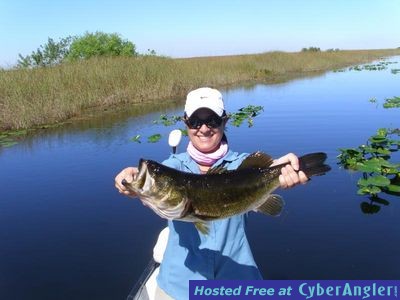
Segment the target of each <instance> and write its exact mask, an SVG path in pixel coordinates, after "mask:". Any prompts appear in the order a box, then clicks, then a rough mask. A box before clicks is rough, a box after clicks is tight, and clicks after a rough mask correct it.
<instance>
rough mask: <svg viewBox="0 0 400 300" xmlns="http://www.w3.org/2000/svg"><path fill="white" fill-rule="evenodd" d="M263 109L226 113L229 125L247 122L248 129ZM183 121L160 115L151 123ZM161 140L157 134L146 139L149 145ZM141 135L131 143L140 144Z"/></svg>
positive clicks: (238, 125)
mask: <svg viewBox="0 0 400 300" xmlns="http://www.w3.org/2000/svg"><path fill="white" fill-rule="evenodd" d="M263 110H264V108H263V107H262V106H256V105H248V106H245V107H242V108H240V109H238V111H236V112H232V113H228V117H229V121H230V124H231V125H233V126H235V127H240V126H241V125H242V124H243V123H244V122H245V121H247V125H248V127H252V126H253V122H254V120H253V119H254V118H255V117H256V116H258V115H259V114H260V113H261V112H262V111H263ZM180 121H183V117H182V116H168V115H165V114H162V115H160V117H159V118H158V119H157V120H154V121H153V124H160V125H164V126H173V125H176V124H177V123H178V122H180ZM179 130H180V131H182V135H184V136H187V135H188V134H187V130H186V128H180V129H179ZM161 138H162V135H161V134H159V133H156V134H153V135H151V136H149V137H148V138H147V142H149V143H156V142H158V141H159V140H160V139H161ZM140 139H141V135H140V134H137V135H136V136H134V137H132V138H131V139H130V140H131V141H132V142H136V143H141V140H140Z"/></svg>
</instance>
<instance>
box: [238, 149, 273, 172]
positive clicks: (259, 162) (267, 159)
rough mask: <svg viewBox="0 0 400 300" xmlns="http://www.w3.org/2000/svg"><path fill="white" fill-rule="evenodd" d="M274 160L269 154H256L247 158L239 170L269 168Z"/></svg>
mask: <svg viewBox="0 0 400 300" xmlns="http://www.w3.org/2000/svg"><path fill="white" fill-rule="evenodd" d="M273 161H274V160H273V159H272V157H271V156H269V155H268V154H265V153H264V152H260V151H257V152H254V153H252V154H250V155H249V156H247V157H246V158H245V160H243V162H242V163H241V165H240V166H239V168H238V170H240V169H249V168H268V167H269V166H270V165H271V164H272V162H273Z"/></svg>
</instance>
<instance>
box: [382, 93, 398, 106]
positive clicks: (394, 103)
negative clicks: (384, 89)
mask: <svg viewBox="0 0 400 300" xmlns="http://www.w3.org/2000/svg"><path fill="white" fill-rule="evenodd" d="M383 107H384V108H399V107H400V97H396V96H395V97H393V98H387V99H385V103H383Z"/></svg>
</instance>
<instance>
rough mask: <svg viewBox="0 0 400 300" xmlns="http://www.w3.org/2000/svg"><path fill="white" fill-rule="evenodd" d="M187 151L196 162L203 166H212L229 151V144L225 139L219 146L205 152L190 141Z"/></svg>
mask: <svg viewBox="0 0 400 300" xmlns="http://www.w3.org/2000/svg"><path fill="white" fill-rule="evenodd" d="M187 152H188V153H189V155H190V157H191V158H193V160H194V161H195V162H197V163H198V164H199V165H202V166H212V165H213V164H214V163H215V162H216V161H217V160H219V159H221V158H222V157H224V156H225V154H226V153H228V144H227V143H226V142H224V141H222V142H221V144H220V145H219V148H218V149H217V150H215V151H214V152H211V153H203V152H201V151H199V150H197V149H196V147H195V146H193V144H192V142H189V145H188V147H187Z"/></svg>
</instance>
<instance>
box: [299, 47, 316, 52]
mask: <svg viewBox="0 0 400 300" xmlns="http://www.w3.org/2000/svg"><path fill="white" fill-rule="evenodd" d="M301 52H321V49H320V48H318V47H308V48H303V49H301Z"/></svg>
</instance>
